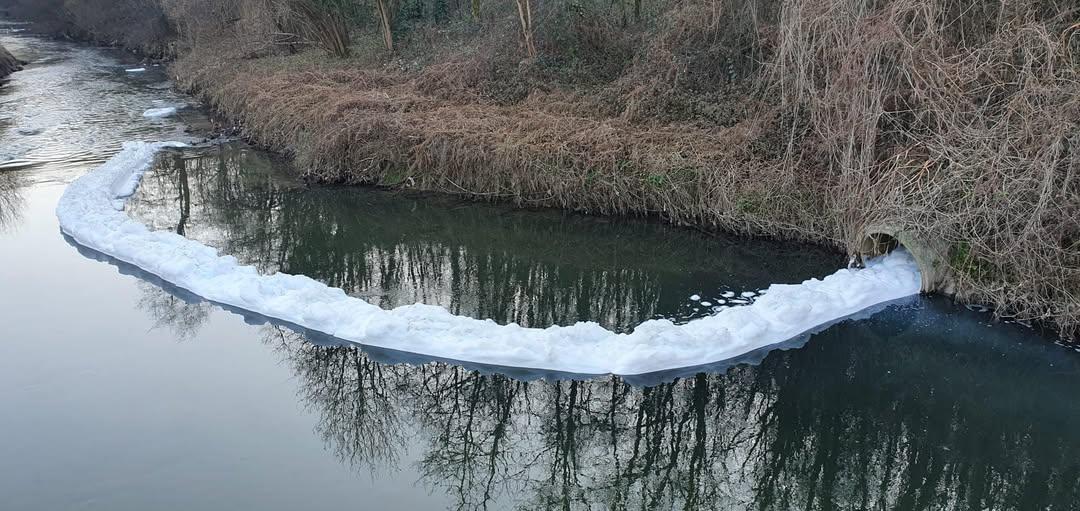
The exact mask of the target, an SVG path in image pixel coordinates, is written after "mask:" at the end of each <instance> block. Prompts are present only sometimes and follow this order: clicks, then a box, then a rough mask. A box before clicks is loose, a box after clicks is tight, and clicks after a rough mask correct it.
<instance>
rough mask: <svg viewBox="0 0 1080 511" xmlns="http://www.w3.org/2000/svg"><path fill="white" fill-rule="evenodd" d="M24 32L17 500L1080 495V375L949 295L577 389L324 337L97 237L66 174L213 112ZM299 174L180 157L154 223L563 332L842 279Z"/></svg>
mask: <svg viewBox="0 0 1080 511" xmlns="http://www.w3.org/2000/svg"><path fill="white" fill-rule="evenodd" d="M12 28H15V27H13V26H11V25H6V26H0V43H3V44H4V45H5V46H7V47H8V48H9V49H11V50H12V51H13V52H14V53H15V54H16V55H18V56H20V57H22V58H23V59H24V60H29V61H31V65H30V66H28V68H27V70H25V71H23V72H20V73H18V74H16V75H14V76H13V78H12V80H11V82H10V83H7V84H6V85H3V86H0V322H2V325H3V332H4V335H2V336H0V509H4V510H9V509H10V510H23V509H27V510H29V509H50V510H54V509H102V510H127V509H131V510H144V509H155V510H162V509H177V510H180V509H341V508H346V507H347V508H351V509H373V510H386V509H402V510H413V509H549V508H558V509H674V508H679V509H762V510H773V509H776V510H786V509H903V510H909V509H912V510H914V509H1018V510H1029V509H1078V507H1080V505H1078V504H1077V502H1080V401H1078V400H1077V399H1076V398H1075V392H1076V389H1077V388H1080V356H1078V354H1077V353H1074V352H1073V349H1071V348H1067V347H1064V346H1060V345H1056V344H1054V343H1053V342H1051V340H1050V339H1047V338H1046V337H1044V336H1040V335H1038V334H1037V333H1035V332H1034V331H1032V330H1030V329H1028V328H1025V327H1023V326H1021V325H1016V324H1003V323H995V322H992V321H991V317H990V315H989V314H987V313H985V312H978V311H972V310H969V309H967V308H965V307H961V306H956V305H953V304H951V303H950V302H948V301H947V300H943V299H935V298H923V297H914V298H912V299H910V300H907V301H905V302H903V303H899V304H894V305H891V306H889V307H888V308H886V309H884V310H882V311H880V312H878V313H877V314H875V315H873V316H871V317H869V318H866V319H860V320H856V321H848V322H843V323H840V324H837V325H834V326H832V327H830V328H829V329H827V330H825V331H823V332H820V333H818V334H816V335H814V336H812V337H809V338H808V339H799V340H796V341H793V342H790V343H787V344H785V345H784V346H783V348H784V349H774V350H771V351H761V352H757V353H754V354H751V355H750V356H747V357H744V358H743V359H742V360H741V361H740V362H741V363H739V364H731V363H727V364H712V365H707V366H703V367H700V368H693V369H687V370H683V371H675V372H668V373H665V374H657V375H651V376H648V377H642V378H634V379H630V380H626V379H621V378H618V377H612V376H608V377H599V378H595V377H594V378H575V377H574V376H573V375H566V374H558V375H556V374H545V373H538V372H529V371H521V370H514V369H509V368H498V367H476V366H471V365H469V364H457V363H453V362H449V361H438V360H430V359H425V358H423V357H419V356H414V355H410V354H406V353H396V352H391V351H388V350H376V349H365V348H362V347H358V346H355V345H350V344H347V343H342V342H339V341H336V340H334V339H330V338H327V337H325V336H318V335H314V334H312V333H308V332H302V331H294V330H292V329H290V328H288V327H287V326H283V325H278V324H274V323H272V322H267V321H265V320H263V319H261V318H257V317H253V316H251V315H242V314H238V313H237V312H236V311H230V310H225V309H223V308H221V307H218V306H215V305H212V304H209V303H206V302H203V301H200V300H199V299H198V298H197V297H193V296H190V295H187V294H185V293H183V292H181V291H180V290H177V289H171V288H169V287H168V286H166V285H163V284H161V283H160V282H156V281H155V280H154V279H153V278H152V277H149V276H147V275H143V274H140V272H138V271H137V270H136V269H134V268H131V267H126V266H124V265H122V264H117V263H115V262H114V261H110V260H108V259H107V258H102V257H101V256H100V255H98V254H94V253H92V252H89V251H86V250H83V249H80V247H77V246H75V245H74V244H73V243H72V242H70V241H69V240H67V239H65V237H64V236H63V235H62V234H61V233H60V231H59V228H58V226H57V220H56V216H55V213H54V209H55V206H56V203H57V200H58V199H59V197H60V195H61V193H62V192H63V190H64V188H65V186H66V185H67V184H68V183H70V182H71V181H72V180H73V179H75V178H76V177H78V176H80V175H82V174H83V173H85V172H87V171H89V170H91V169H93V168H94V167H95V166H96V165H98V164H100V163H101V162H103V161H104V160H105V159H107V158H108V157H109V156H110V155H111V154H114V153H115V152H116V151H118V150H119V146H120V144H121V143H122V142H123V141H125V140H133V139H153V140H166V139H169V140H171V139H185V138H188V139H190V138H192V137H195V139H197V138H198V135H197V133H198V132H199V131H200V128H199V127H200V126H204V125H205V124H206V123H207V120H206V118H205V116H204V115H203V114H202V113H200V111H199V110H198V109H197V108H183V109H182V110H181V111H180V113H179V114H178V115H177V116H175V117H171V118H166V119H147V118H144V117H143V116H142V112H144V111H145V110H147V109H150V108H160V107H163V106H183V105H185V104H187V103H188V101H189V100H187V99H185V98H184V97H182V96H180V95H177V94H176V93H174V92H172V91H171V90H170V88H169V83H168V82H167V81H166V76H165V71H164V70H162V69H160V68H154V67H148V68H147V71H145V72H141V73H127V72H125V69H130V68H135V67H140V65H139V62H138V61H137V60H135V59H134V58H133V57H131V56H129V55H126V54H123V53H121V52H115V51H111V50H102V49H93V48H86V47H81V46H75V45H70V44H66V43H58V42H50V41H44V40H40V39H35V38H32V37H28V36H24V35H22V34H21V33H15V32H13V31H12ZM192 127H194V131H195V134H188V133H186V131H189V130H191V128H192ZM294 175H295V173H294V171H292V170H291V169H289V168H288V166H287V165H285V164H283V163H281V162H279V161H276V160H275V159H274V158H273V157H271V156H269V155H267V154H265V153H262V152H260V151H257V150H255V149H252V148H250V147H248V146H246V145H244V144H243V143H239V142H232V143H228V144H225V145H222V146H215V147H209V148H200V149H189V150H184V151H178V152H170V153H168V154H166V155H165V156H164V157H163V158H162V159H161V160H160V161H159V163H158V164H157V165H156V167H155V168H154V169H153V171H152V172H151V173H149V174H148V175H147V176H146V178H145V179H144V181H143V184H142V186H141V187H140V190H139V192H138V193H137V194H136V196H135V197H133V198H132V200H131V201H130V203H129V212H130V214H131V215H132V216H133V217H134V218H137V219H139V220H140V221H142V222H144V223H146V224H148V225H151V226H153V227H154V228H157V229H169V230H173V231H176V232H180V233H182V234H184V235H185V236H188V237H191V238H194V239H198V240H200V241H202V242H204V243H206V244H209V245H212V246H215V247H217V248H219V249H221V250H222V252H224V253H229V254H233V255H235V256H237V257H238V258H239V259H241V260H242V261H245V262H247V263H251V264H254V265H256V266H258V267H259V268H260V269H262V270H264V271H273V270H281V271H285V272H289V273H302V274H305V275H309V276H311V277H313V278H316V279H319V280H322V281H324V282H326V283H328V284H331V285H334V286H337V287H341V288H342V289H345V290H346V291H347V292H349V293H350V294H353V295H356V296H361V297H363V298H365V299H366V300H368V301H371V302H373V303H377V304H378V305H380V306H382V307H387V308H390V307H395V306H398V305H402V304H409V303H414V302H417V301H421V302H424V303H429V304H437V305H443V306H445V307H447V308H448V309H450V310H451V311H452V312H454V313H455V314H460V315H466V316H473V317H482V318H491V319H493V320H495V321H497V322H500V323H505V322H518V323H521V324H524V325H529V326H541V327H542V326H547V325H551V324H569V323H572V322H574V321H578V320H591V321H597V322H599V323H601V324H602V325H604V326H606V327H608V328H610V329H614V330H620V331H625V330H628V329H630V328H632V327H633V326H634V325H636V324H638V323H640V322H641V321H642V320H645V319H649V318H654V317H662V318H669V319H672V320H673V321H676V322H685V321H688V320H690V319H693V318H695V317H699V316H702V315H706V314H710V313H711V312H712V309H711V308H710V307H707V306H704V305H702V302H705V301H709V302H710V303H713V304H714V305H713V306H718V305H719V304H720V300H725V298H724V296H725V294H731V293H735V294H736V296H741V294H742V293H743V292H753V291H757V290H760V289H762V288H764V287H766V286H768V284H770V283H773V282H798V281H800V280H802V279H805V278H809V277H813V276H823V275H826V274H828V273H831V272H832V271H833V270H834V269H835V268H837V267H838V266H840V265H842V264H843V261H842V259H841V258H840V257H839V256H838V255H837V254H833V253H831V252H829V251H825V250H822V249H818V248H814V247H808V246H801V245H793V244H779V243H772V242H764V241H760V240H742V239H735V238H725V237H717V236H713V235H707V234H703V233H698V232H695V231H689V230H682V229H674V228H670V227H667V226H663V225H659V224H656V223H651V222H647V221H638V220H626V219H605V218H593V217H586V216H581V215H574V214H567V213H561V212H554V211H525V210H515V209H512V208H508V207H504V206H499V205H490V204H471V203H464V202H461V201H458V200H454V199H448V198H445V197H437V196H430V195H419V194H412V193H401V192H393V193H392V192H387V191H379V190H370V189H356V188H332V187H312V186H307V185H305V184H303V183H301V182H298V181H297V180H296V179H295V178H294V177H293V176H294ZM328 226H329V227H328ZM694 294H698V295H701V298H700V299H699V300H691V299H689V297H690V296H691V295H694ZM748 299H753V298H752V297H750V298H748Z"/></svg>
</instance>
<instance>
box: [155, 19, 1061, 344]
mask: <svg viewBox="0 0 1080 511" xmlns="http://www.w3.org/2000/svg"><path fill="white" fill-rule="evenodd" d="M538 19H539V20H540V21H539V25H538V26H539V28H538V38H539V46H540V48H541V54H542V55H543V54H545V53H548V54H553V53H554V54H558V52H559V51H560V48H561V47H560V46H559V45H560V44H575V45H581V44H585V43H587V44H588V45H591V47H595V48H594V49H593V50H591V52H592V53H593V54H594V55H601V56H603V58H593V59H591V60H581V59H577V60H574V61H572V62H571V61H570V60H568V59H566V58H563V59H561V60H560V59H558V58H555V59H553V60H552V62H554V64H551V63H545V62H544V58H543V57H541V58H540V59H538V60H537V61H523V62H519V60H520V54H519V53H515V51H516V50H515V48H514V46H513V45H514V43H513V41H514V36H515V33H514V32H513V31H508V30H490V29H491V28H492V27H491V26H488V27H487V29H486V30H483V31H481V32H480V33H478V34H476V35H475V36H472V37H473V38H472V39H471V40H470V41H472V44H471V45H469V44H463V45H458V46H454V47H453V48H452V49H453V51H448V50H447V49H446V48H438V47H436V48H432V49H431V50H430V52H429V53H428V58H427V60H425V61H423V62H422V63H421V64H416V65H404V64H402V62H403V60H402V59H398V60H391V61H387V60H382V61H378V62H374V63H373V62H365V63H363V64H359V62H360V60H357V58H354V59H353V60H349V61H338V62H327V61H325V60H323V59H321V58H313V55H312V54H311V53H304V54H300V55H294V56H287V57H283V56H277V57H269V58H258V59H250V58H244V56H243V55H239V54H238V53H237V51H236V50H235V49H234V50H230V51H223V50H221V48H222V47H224V46H220V45H219V46H216V47H215V46H210V47H204V48H200V49H199V50H198V51H195V52H193V53H190V54H189V56H188V57H187V58H184V59H182V60H181V61H180V62H179V63H178V64H177V66H176V68H175V69H176V71H177V73H178V74H179V75H180V76H181V78H182V80H183V81H184V82H185V85H187V86H188V87H190V88H192V89H194V90H198V91H199V92H200V93H201V94H203V95H204V96H205V97H206V98H207V99H208V100H209V101H210V102H211V103H213V104H214V105H215V106H216V107H218V108H220V109H221V110H222V111H223V112H224V113H226V114H227V115H229V116H230V117H232V118H234V119H236V120H237V121H238V122H239V123H241V124H242V125H243V127H244V129H245V131H246V132H247V133H248V134H249V135H250V136H251V137H252V138H253V139H254V140H256V141H258V142H260V143H262V144H264V145H267V146H269V147H272V148H275V149H279V150H282V151H286V152H288V153H290V154H291V155H293V156H294V157H295V158H296V161H297V163H298V164H299V165H300V167H301V168H303V169H305V172H306V174H307V175H308V177H311V178H313V179H317V180H322V181H330V182H342V183H376V184H383V185H390V186H412V187H417V188H422V189H428V190H440V191H445V192H450V193H459V194H467V195H470V196H474V197H478V198H487V199H501V200H510V201H515V202H518V203H521V204H528V205H538V206H554V207H562V208H572V209H578V210H584V211H589V212H595V213H632V214H655V215H661V216H663V217H665V218H668V219H670V220H671V221H674V222H679V223H693V224H698V225H703V226H708V227H714V228H720V229H725V230H730V231H735V232H740V233H747V234H753V235H768V236H776V237H788V238H798V239H806V240H813V241H818V242H824V243H830V244H833V245H836V246H846V247H849V248H853V247H855V246H857V245H858V243H859V241H860V239H859V238H860V236H861V235H863V233H864V230H865V229H866V228H867V226H869V225H872V224H878V223H886V224H890V225H896V226H899V227H900V228H902V229H904V230H906V231H908V232H910V233H912V235H914V236H917V237H920V238H922V239H930V240H935V241H940V242H941V243H943V244H944V245H945V246H947V247H949V249H948V251H949V253H948V254H946V256H947V257H948V259H949V263H950V265H951V266H952V270H953V273H954V280H955V285H956V290H957V292H958V293H959V294H960V295H961V296H963V297H964V298H965V299H968V300H976V301H980V302H985V303H990V304H993V305H994V306H995V307H996V308H997V310H998V312H999V314H1002V315H1011V316H1017V317H1020V318H1023V319H1042V320H1051V321H1054V322H1056V324H1057V325H1058V326H1059V327H1060V328H1061V329H1062V331H1063V332H1064V333H1066V334H1069V335H1075V334H1076V333H1077V331H1078V328H1080V183H1078V181H1077V175H1078V174H1080V149H1078V148H1080V76H1078V73H1080V33H1078V32H1080V25H1077V21H1078V20H1080V12H1078V10H1077V7H1076V6H1074V5H1072V4H1069V3H1066V2H1056V1H1055V0H1039V1H1037V2H1028V1H1020V0H981V1H979V2H974V3H973V2H968V1H961V0H881V1H877V2H870V1H867V0H795V1H791V2H786V3H783V4H782V5H781V3H779V2H777V1H774V0H756V1H753V2H734V1H732V0H716V1H709V0H685V1H682V2H677V3H675V4H673V5H672V7H671V8H670V9H668V10H667V11H666V13H665V14H664V16H663V17H661V18H660V20H659V21H658V22H657V23H656V26H655V27H654V28H652V29H650V30H649V31H641V32H640V33H638V34H636V35H625V34H623V35H621V36H620V35H619V34H617V33H614V32H612V30H613V28H612V27H613V25H611V24H610V23H598V22H593V21H590V22H588V23H584V22H583V23H581V24H579V25H577V28H576V29H575V30H576V32H566V33H567V34H571V35H570V36H567V37H568V38H570V39H572V41H570V42H569V43H568V42H567V41H561V40H556V39H555V38H553V37H548V36H546V35H545V32H544V26H545V25H544V23H547V22H546V21H545V20H546V19H547V18H545V15H544V13H540V14H539V15H538ZM500 26H502V25H500ZM507 26H509V27H510V29H509V30H512V29H513V28H514V27H513V25H507ZM560 41H561V42H560ZM360 44H363V43H362V41H361V43H360ZM226 46H228V47H230V48H237V47H239V46H241V45H238V44H234V43H230V44H228V45H226ZM406 46H407V44H406ZM508 49H509V50H508ZM404 51H405V52H406V54H407V53H408V52H409V51H410V50H409V49H408V48H406V49H405V50H404ZM420 53H423V52H420ZM565 53H566V52H565V51H564V52H563V54H565ZM515 55H517V56H516V57H515ZM564 56H565V55H564ZM421 60H423V59H420V58H418V59H417V60H416V61H417V62H419V61H421ZM560 66H561V67H560ZM572 66H578V67H576V68H575V69H578V70H579V71H578V72H577V74H574V73H567V72H564V71H558V69H566V68H568V67H572ZM553 70H554V71H553ZM588 73H591V74H592V75H594V76H605V75H604V73H611V76H610V77H608V78H604V80H601V83H593V82H588V81H586V80H585V79H584V78H580V77H581V76H583V74H588Z"/></svg>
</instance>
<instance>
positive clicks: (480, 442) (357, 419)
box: [265, 304, 1080, 510]
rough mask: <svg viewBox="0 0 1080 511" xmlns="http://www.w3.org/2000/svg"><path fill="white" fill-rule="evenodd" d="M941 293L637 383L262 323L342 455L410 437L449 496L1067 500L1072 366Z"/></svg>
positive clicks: (425, 478) (394, 460) (667, 505)
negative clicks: (961, 333) (401, 355)
mask: <svg viewBox="0 0 1080 511" xmlns="http://www.w3.org/2000/svg"><path fill="white" fill-rule="evenodd" d="M943 307H946V306H944V305H941V304H931V305H930V306H928V309H930V310H929V311H928V312H927V311H922V312H920V313H921V314H923V315H924V316H929V317H931V318H932V319H937V320H939V321H936V322H931V323H924V325H925V326H922V327H914V328H910V329H909V330H908V331H906V332H905V331H899V332H897V330H898V329H897V328H896V326H895V325H896V324H899V323H901V322H902V321H906V320H907V318H903V317H902V316H903V315H904V313H903V312H901V311H896V312H893V313H888V312H887V313H885V316H886V317H885V318H884V319H880V320H879V319H873V320H869V321H863V322H857V323H845V324H841V325H838V326H837V327H834V328H833V329H830V330H829V331H827V332H825V333H823V334H821V335H819V336H817V337H815V339H814V340H813V341H812V342H811V343H810V344H808V345H807V346H806V347H804V348H802V349H799V350H792V351H775V352H773V353H771V354H770V355H769V356H768V357H766V358H765V360H764V361H763V362H762V363H761V364H760V365H758V366H737V367H735V368H733V369H731V370H730V371H728V372H727V373H725V374H698V375H696V376H693V377H690V378H685V379H679V380H676V381H673V382H670V383H664V384H660V385H656V386H652V387H645V388H640V387H634V386H631V385H629V384H627V383H625V382H623V381H622V380H621V379H619V378H617V377H606V378H601V379H596V380H587V381H543V380H540V381H531V382H524V381H516V380H514V379H511V378H508V377H505V376H502V375H499V374H481V373H479V372H476V371H469V370H466V369H462V368H460V367H456V366H453V365H447V364H442V363H429V364H425V365H420V366H408V365H385V364H382V363H378V362H374V361H372V360H370V359H368V358H367V357H366V356H365V354H364V352H363V351H361V350H360V349H359V348H358V347H351V346H323V345H317V344H312V343H310V342H307V341H306V340H305V338H304V337H303V336H302V335H300V334H296V333H293V332H292V331H290V330H287V329H284V328H281V327H265V328H266V331H265V334H266V339H267V342H268V343H272V344H273V345H275V346H276V347H277V348H278V349H280V350H281V352H282V353H283V354H284V356H285V357H286V358H287V359H288V360H289V361H290V363H291V364H292V365H293V367H294V368H295V371H296V374H297V375H298V377H299V381H300V385H301V390H300V396H301V398H302V399H303V400H304V401H305V402H306V403H307V404H308V405H309V406H310V407H311V409H312V410H314V411H316V412H317V413H318V415H319V416H320V422H319V426H318V429H319V433H320V434H321V435H322V437H323V439H324V440H325V441H326V442H328V444H329V445H331V446H332V447H333V449H334V451H335V452H336V453H337V454H338V456H339V457H340V458H341V459H342V461H343V462H346V463H349V464H353V465H364V466H366V467H368V468H369V469H371V470H374V471H375V472H376V473H383V472H392V471H393V469H394V468H395V467H397V466H398V464H399V463H400V462H401V461H402V456H403V455H404V454H405V453H406V452H407V451H408V446H409V444H410V443H413V444H415V445H423V446H424V449H423V454H421V455H420V456H419V457H417V458H416V459H413V460H409V462H410V463H416V464H418V465H419V469H420V472H421V474H422V484H423V485H424V486H425V487H426V488H427V489H428V490H429V491H431V490H437V491H444V492H447V493H448V494H450V495H452V496H453V497H454V499H455V500H456V502H457V505H456V508H458V509H487V508H513V509H594V508H609V509H676V508H679V509H762V510H773V509H775V510H781V509H783V510H786V509H1070V508H1071V507H1072V506H1073V505H1074V503H1075V502H1076V501H1077V500H1076V499H1077V498H1080V494H1078V493H1080V491H1078V482H1077V481H1078V476H1080V432H1078V431H1077V430H1076V428H1075V427H1074V426H1075V425H1076V424H1078V423H1080V422H1077V421H1078V420H1080V405H1077V404H1076V403H1075V401H1074V400H1071V398H1070V396H1071V395H1072V390H1071V389H1072V388H1075V385H1076V383H1077V380H1078V379H1080V365H1078V364H1076V363H1075V361H1072V360H1071V359H1066V360H1061V359H1057V360H1056V363H1057V365H1056V366H1055V369H1056V371H1054V372H1050V371H1047V370H1046V369H1047V361H1048V360H1054V359H1055V358H1056V355H1058V354H1056V353H1053V349H1054V348H1053V347H1052V346H1043V345H1037V344H1034V343H1017V342H1016V341H1014V340H1006V338H1005V335H1000V336H999V337H998V338H997V339H978V338H977V337H975V338H974V339H966V340H965V339H962V340H959V341H957V340H956V339H955V335H954V338H950V337H949V336H947V335H945V334H942V333H940V328H939V326H938V325H939V324H940V323H941V322H944V321H950V319H949V318H948V317H946V315H945V314H943V313H941V312H940V311H937V310H935V309H940V308H943ZM968 319H970V318H968ZM951 321H956V320H955V319H952V320H951ZM935 323H936V324H935ZM979 326H981V325H979ZM983 328H985V327H983ZM976 332H978V333H979V334H983V332H979V331H976ZM1003 354H1004V355H1007V357H1003ZM987 375H993V378H992V379H989V380H988V378H987Z"/></svg>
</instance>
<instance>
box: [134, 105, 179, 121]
mask: <svg viewBox="0 0 1080 511" xmlns="http://www.w3.org/2000/svg"><path fill="white" fill-rule="evenodd" d="M175 114H176V107H175V106H165V107H161V108H151V109H149V110H147V111H145V112H143V114H142V115H143V117H146V118H149V119H161V118H163V117H169V116H172V115H175Z"/></svg>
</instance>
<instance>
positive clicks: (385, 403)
mask: <svg viewBox="0 0 1080 511" xmlns="http://www.w3.org/2000/svg"><path fill="white" fill-rule="evenodd" d="M264 339H265V341H266V343H267V344H276V345H277V346H279V348H280V349H281V350H282V351H283V352H284V353H286V356H287V357H288V359H289V360H290V361H291V362H292V364H293V366H294V368H295V371H296V373H297V376H298V377H299V378H300V381H301V382H302V387H301V391H300V394H301V397H302V398H303V399H304V402H305V403H307V405H308V406H309V407H310V408H312V409H314V410H317V411H318V412H319V415H320V420H319V424H318V426H317V427H316V429H317V430H318V432H319V434H320V435H321V436H322V438H323V440H324V441H325V442H327V443H328V444H330V445H333V446H334V449H335V451H336V453H337V455H338V457H339V458H340V459H341V460H343V461H345V462H347V463H349V464H350V465H353V466H359V465H362V464H368V465H369V466H374V465H375V464H379V465H384V466H386V465H389V466H393V465H395V464H396V462H397V458H398V455H399V451H400V449H402V448H404V447H405V435H404V434H403V432H402V428H401V419H400V418H399V416H398V414H399V412H400V409H401V406H402V404H401V403H400V402H399V400H398V395H397V394H396V393H394V392H393V391H394V389H393V388H392V386H393V385H394V384H395V380H397V375H396V371H397V369H398V368H395V367H393V366H384V365H382V364H378V363H376V362H373V361H371V360H370V359H368V358H367V357H366V356H364V354H363V353H362V352H361V351H360V349H359V348H356V347H351V346H319V345H315V344H310V343H307V342H305V340H304V339H303V337H302V336H301V335H299V334H296V333H293V332H291V331H289V330H287V329H285V328H283V327H279V326H268V327H266V329H265V332H264Z"/></svg>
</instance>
